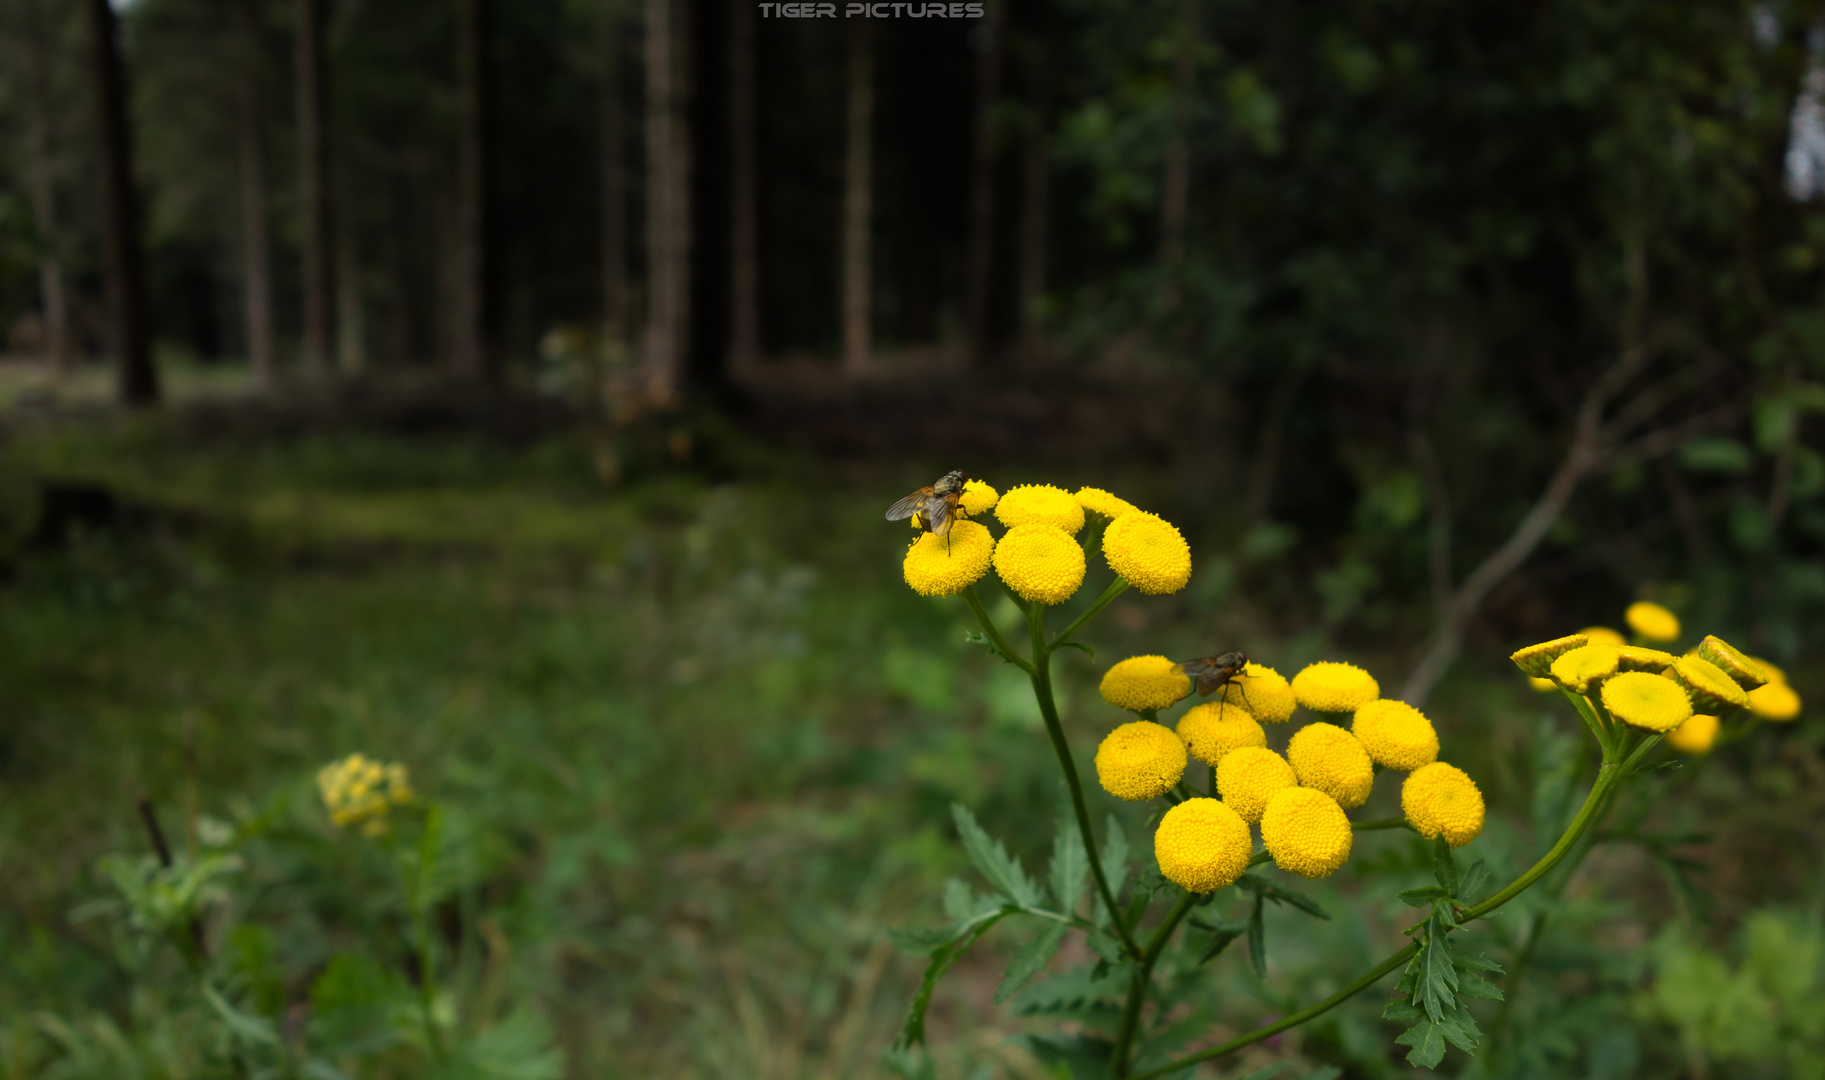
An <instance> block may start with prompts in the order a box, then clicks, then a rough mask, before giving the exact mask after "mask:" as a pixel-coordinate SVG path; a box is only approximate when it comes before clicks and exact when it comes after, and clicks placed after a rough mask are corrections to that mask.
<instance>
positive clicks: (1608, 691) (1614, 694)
mask: <svg viewBox="0 0 1825 1080" xmlns="http://www.w3.org/2000/svg"><path fill="white" fill-rule="evenodd" d="M1732 685H1734V684H1732ZM1737 693H1739V694H1740V693H1742V691H1740V690H1738V691H1737ZM1603 707H1604V708H1606V709H1608V710H1609V711H1610V715H1611V716H1614V717H1615V718H1616V719H1618V720H1620V721H1622V722H1623V723H1625V724H1630V725H1632V726H1634V727H1638V728H1643V729H1645V730H1647V731H1661V732H1665V731H1672V730H1673V729H1674V728H1676V727H1678V726H1679V725H1681V724H1683V723H1685V722H1686V718H1687V717H1689V716H1691V715H1692V699H1691V698H1690V697H1688V696H1687V695H1686V691H1685V688H1684V687H1682V686H1680V685H1679V684H1678V683H1676V682H1674V681H1673V680H1672V679H1669V678H1667V677H1666V676H1665V675H1654V674H1650V673H1649V672H1646V671H1625V672H1623V673H1622V674H1620V675H1617V676H1615V677H1614V678H1611V679H1608V680H1606V681H1605V682H1604V684H1603Z"/></svg>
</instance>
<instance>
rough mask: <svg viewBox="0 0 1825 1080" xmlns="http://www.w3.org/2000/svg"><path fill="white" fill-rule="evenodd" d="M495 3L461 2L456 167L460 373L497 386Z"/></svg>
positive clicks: (457, 357)
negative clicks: (459, 133)
mask: <svg viewBox="0 0 1825 1080" xmlns="http://www.w3.org/2000/svg"><path fill="white" fill-rule="evenodd" d="M494 17H495V9H494V0H458V3H457V51H458V55H457V71H458V74H459V78H460V79H461V82H462V87H461V97H462V105H461V120H460V122H461V124H462V145H461V147H460V149H459V152H458V162H457V207H456V232H457V237H456V249H457V260H456V272H457V275H458V280H457V283H456V298H455V301H456V312H455V315H456V318H455V326H454V328H453V329H454V340H453V341H452V342H451V344H452V346H453V347H454V350H455V356H454V358H455V361H456V370H457V372H458V374H460V375H463V376H465V377H468V378H472V379H482V380H485V381H488V382H494V381H496V380H498V379H499V378H500V376H501V356H500V314H501V304H500V295H499V294H500V288H499V284H500V280H499V279H500V267H499V261H500V252H499V250H498V246H499V245H498V243H497V236H496V233H495V219H496V215H497V209H496V207H495V205H494V202H495V191H494V187H495V185H494V170H495V167H496V162H495V152H496V148H495V131H494V65H493V63H492V62H491V57H490V56H489V48H490V44H491V43H492V41H493V36H494Z"/></svg>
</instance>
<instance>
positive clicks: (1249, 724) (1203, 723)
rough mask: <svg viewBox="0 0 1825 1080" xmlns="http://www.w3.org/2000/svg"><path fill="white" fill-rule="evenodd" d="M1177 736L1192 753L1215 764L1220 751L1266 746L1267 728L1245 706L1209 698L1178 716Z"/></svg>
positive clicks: (1219, 756)
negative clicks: (1263, 728) (1264, 728)
mask: <svg viewBox="0 0 1825 1080" xmlns="http://www.w3.org/2000/svg"><path fill="white" fill-rule="evenodd" d="M1178 732H1179V738H1180V739H1183V740H1184V742H1185V749H1187V750H1189V751H1190V752H1191V756H1192V757H1194V758H1197V759H1198V760H1199V761H1202V762H1203V763H1204V764H1206V765H1215V764H1216V763H1217V762H1219V761H1222V760H1223V755H1225V754H1227V753H1229V752H1230V751H1231V750H1238V749H1241V748H1242V747H1244V746H1266V745H1267V732H1265V731H1262V730H1261V724H1260V722H1259V721H1257V720H1256V719H1255V718H1254V717H1253V716H1250V715H1249V712H1248V710H1247V709H1244V708H1243V707H1242V706H1240V705H1228V704H1225V703H1224V702H1221V701H1208V702H1205V703H1204V704H1202V705H1198V706H1195V707H1193V708H1191V709H1187V710H1186V711H1185V715H1184V716H1181V717H1179V727H1178Z"/></svg>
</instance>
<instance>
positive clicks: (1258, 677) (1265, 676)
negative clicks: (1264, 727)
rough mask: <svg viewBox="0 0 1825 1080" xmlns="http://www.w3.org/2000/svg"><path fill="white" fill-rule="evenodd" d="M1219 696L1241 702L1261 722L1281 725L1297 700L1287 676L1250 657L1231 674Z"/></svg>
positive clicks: (1296, 706)
mask: <svg viewBox="0 0 1825 1080" xmlns="http://www.w3.org/2000/svg"><path fill="white" fill-rule="evenodd" d="M1217 694H1218V696H1219V697H1220V698H1221V699H1222V701H1223V702H1224V703H1226V704H1230V705H1240V706H1242V707H1243V708H1244V709H1247V710H1248V711H1249V712H1251V713H1253V714H1254V716H1255V719H1257V720H1259V721H1261V722H1262V723H1264V724H1284V723H1286V722H1287V721H1288V720H1291V719H1292V718H1293V710H1294V709H1296V708H1298V707H1299V699H1298V698H1296V697H1294V696H1293V687H1292V684H1290V683H1288V682H1287V681H1286V676H1284V675H1282V674H1280V673H1279V672H1278V671H1275V670H1274V669H1273V668H1271V667H1268V666H1267V665H1265V664H1257V663H1255V662H1254V661H1253V660H1250V661H1249V662H1248V666H1247V667H1245V668H1243V669H1242V670H1241V671H1239V672H1237V673H1236V674H1235V675H1233V676H1231V677H1230V680H1229V681H1228V682H1227V683H1224V684H1223V687H1222V689H1220V690H1218V691H1217Z"/></svg>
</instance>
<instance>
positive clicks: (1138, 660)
mask: <svg viewBox="0 0 1825 1080" xmlns="http://www.w3.org/2000/svg"><path fill="white" fill-rule="evenodd" d="M1098 689H1100V690H1101V691H1102V695H1103V700H1104V701H1107V702H1108V703H1109V704H1111V705H1114V706H1115V707H1116V708H1118V709H1132V710H1134V711H1136V712H1139V711H1140V710H1142V709H1164V708H1166V707H1167V706H1169V705H1171V704H1173V703H1174V702H1176V701H1179V700H1180V699H1182V698H1184V697H1185V695H1187V694H1189V693H1191V678H1190V676H1188V675H1186V674H1185V673H1184V672H1183V671H1181V670H1179V665H1177V664H1175V663H1173V662H1172V661H1170V660H1168V659H1166V658H1165V657H1164V656H1130V657H1129V658H1128V659H1126V660H1123V661H1122V662H1121V663H1119V664H1117V665H1115V666H1114V667H1112V668H1110V669H1109V670H1108V671H1106V672H1104V673H1103V682H1102V685H1101V686H1100V687H1099V688H1098Z"/></svg>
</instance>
